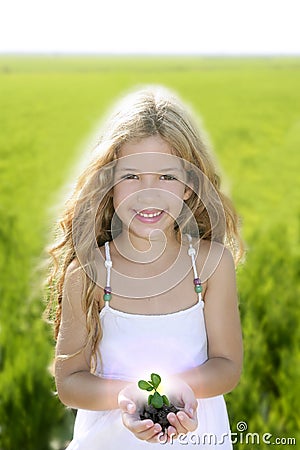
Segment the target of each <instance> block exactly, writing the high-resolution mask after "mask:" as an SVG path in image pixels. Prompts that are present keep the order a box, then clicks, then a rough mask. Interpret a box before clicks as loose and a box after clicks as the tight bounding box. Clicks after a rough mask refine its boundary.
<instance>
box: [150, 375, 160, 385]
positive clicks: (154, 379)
mask: <svg viewBox="0 0 300 450" xmlns="http://www.w3.org/2000/svg"><path fill="white" fill-rule="evenodd" d="M151 381H152V384H153V386H154V389H157V388H158V386H159V384H160V382H161V378H160V376H159V375H157V373H151Z"/></svg>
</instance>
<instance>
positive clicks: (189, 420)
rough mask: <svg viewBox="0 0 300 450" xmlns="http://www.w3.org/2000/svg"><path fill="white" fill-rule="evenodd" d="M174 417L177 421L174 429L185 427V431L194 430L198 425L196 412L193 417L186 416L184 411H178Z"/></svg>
mask: <svg viewBox="0 0 300 450" xmlns="http://www.w3.org/2000/svg"><path fill="white" fill-rule="evenodd" d="M176 418H177V420H178V422H179V424H180V425H179V427H177V426H176V429H177V430H178V429H185V430H186V431H185V433H186V432H187V431H195V430H196V428H197V426H198V419H197V416H196V414H194V416H193V417H190V416H188V415H187V414H186V413H185V412H184V411H179V412H178V413H177V414H176Z"/></svg>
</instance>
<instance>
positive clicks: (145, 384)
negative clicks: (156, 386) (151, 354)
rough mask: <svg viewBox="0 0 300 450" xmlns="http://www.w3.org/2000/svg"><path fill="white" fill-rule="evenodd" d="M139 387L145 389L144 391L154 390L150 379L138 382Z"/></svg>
mask: <svg viewBox="0 0 300 450" xmlns="http://www.w3.org/2000/svg"><path fill="white" fill-rule="evenodd" d="M138 387H139V388H140V389H143V390H144V391H152V390H153V386H151V384H150V383H148V381H145V380H140V381H139V382H138Z"/></svg>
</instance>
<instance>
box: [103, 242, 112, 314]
mask: <svg viewBox="0 0 300 450" xmlns="http://www.w3.org/2000/svg"><path fill="white" fill-rule="evenodd" d="M104 245H105V261H104V265H105V268H106V286H105V288H104V295H103V300H104V302H105V306H108V305H109V302H110V300H111V286H110V274H111V269H112V260H111V257H110V250H109V242H108V241H107V242H105V244H104Z"/></svg>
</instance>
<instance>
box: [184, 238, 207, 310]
mask: <svg viewBox="0 0 300 450" xmlns="http://www.w3.org/2000/svg"><path fill="white" fill-rule="evenodd" d="M187 238H188V241H189V249H188V255H189V256H190V257H191V260H192V266H193V271H194V288H195V292H196V293H197V294H198V299H199V302H200V303H201V304H202V306H203V305H204V302H203V300H202V290H203V288H202V284H201V280H200V278H199V276H198V272H197V266H196V258H195V255H196V250H195V249H194V247H193V244H192V236H191V235H190V234H187Z"/></svg>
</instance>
